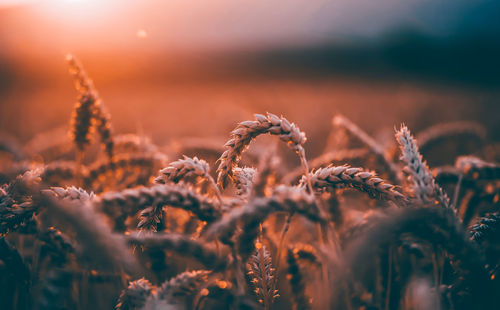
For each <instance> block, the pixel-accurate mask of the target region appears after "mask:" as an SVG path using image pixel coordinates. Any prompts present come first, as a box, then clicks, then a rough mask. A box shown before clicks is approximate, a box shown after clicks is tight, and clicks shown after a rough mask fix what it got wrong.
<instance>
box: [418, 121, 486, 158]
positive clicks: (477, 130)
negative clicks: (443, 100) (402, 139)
mask: <svg viewBox="0 0 500 310" xmlns="http://www.w3.org/2000/svg"><path fill="white" fill-rule="evenodd" d="M461 137H470V138H472V139H474V141H476V142H479V144H480V145H481V144H482V143H483V142H484V141H485V140H486V129H485V128H484V126H483V125H481V124H478V123H476V122H467V121H459V122H451V123H440V124H437V125H434V126H431V127H428V128H426V129H425V130H423V131H421V132H419V133H418V134H417V136H416V139H417V141H418V142H419V149H420V152H421V153H423V154H426V152H427V151H428V150H429V149H431V148H432V147H434V146H436V145H440V144H442V143H443V142H445V141H447V140H450V141H451V140H454V141H460V138H461Z"/></svg>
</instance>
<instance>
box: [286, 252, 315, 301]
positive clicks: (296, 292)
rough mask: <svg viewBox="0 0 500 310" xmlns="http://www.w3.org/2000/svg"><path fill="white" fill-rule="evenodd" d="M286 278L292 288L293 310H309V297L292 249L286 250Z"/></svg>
mask: <svg viewBox="0 0 500 310" xmlns="http://www.w3.org/2000/svg"><path fill="white" fill-rule="evenodd" d="M287 263H288V269H287V274H288V276H287V278H288V279H289V282H290V287H291V288H292V299H293V301H294V304H293V309H295V310H307V309H311V303H310V301H309V297H307V295H306V286H305V283H304V279H303V277H302V273H301V271H300V267H299V264H298V262H297V257H296V255H295V254H294V252H293V250H292V249H288V252H287Z"/></svg>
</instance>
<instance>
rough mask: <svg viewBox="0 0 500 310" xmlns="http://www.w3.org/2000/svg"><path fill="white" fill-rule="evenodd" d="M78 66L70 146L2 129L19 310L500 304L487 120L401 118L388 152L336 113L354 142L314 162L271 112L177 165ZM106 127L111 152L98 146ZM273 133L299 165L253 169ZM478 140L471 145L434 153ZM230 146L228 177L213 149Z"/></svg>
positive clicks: (7, 293)
mask: <svg viewBox="0 0 500 310" xmlns="http://www.w3.org/2000/svg"><path fill="white" fill-rule="evenodd" d="M68 62H69V66H70V72H71V73H72V75H73V76H74V78H75V85H76V88H77V90H78V93H79V97H78V102H77V105H76V107H75V111H74V113H73V116H72V120H71V123H70V124H71V126H70V127H71V130H70V133H71V135H70V137H71V141H70V142H69V144H70V146H68V145H67V143H68V142H66V140H64V139H63V140H62V141H63V142H61V144H63V145H56V144H54V143H46V142H44V141H48V140H51V139H50V138H47V136H50V134H48V135H41V136H39V138H37V139H36V140H40V141H31V142H30V143H29V147H25V148H23V147H21V146H20V145H19V143H17V144H16V143H15V141H13V140H12V139H3V140H2V139H0V150H1V152H2V153H1V154H2V156H3V157H2V158H3V159H4V160H5V161H8V163H9V164H8V165H4V166H5V168H2V171H1V174H0V176H1V178H0V180H1V182H2V186H1V188H0V270H1V273H0V287H1V289H0V305H1V306H2V309H111V308H113V307H116V309H121V310H125V309H261V308H263V309H300V310H301V309H349V310H350V309H407V310H409V309H491V308H496V307H498V306H499V305H500V301H499V299H498V296H495V295H494V294H493V293H494V292H495V291H498V290H499V289H500V285H499V280H498V278H499V274H498V273H499V270H500V269H499V268H500V261H499V258H500V243H499V240H500V229H499V227H500V225H499V223H500V215H499V210H498V208H499V195H500V166H499V165H498V163H497V160H498V155H499V154H498V153H495V150H498V147H496V148H495V147H494V146H492V145H486V142H487V138H486V134H485V131H484V129H482V127H481V126H480V125H478V124H471V123H466V124H464V125H463V126H461V125H460V123H453V124H452V125H447V124H444V125H437V126H434V127H432V128H431V129H429V130H428V132H430V133H431V134H429V133H427V134H425V135H423V136H424V138H422V140H423V142H424V144H421V145H418V140H416V139H415V138H414V137H413V136H412V134H411V132H410V130H409V129H408V128H407V127H406V126H404V125H402V126H401V127H400V128H399V129H397V130H396V134H395V139H393V144H392V145H387V146H385V147H384V146H383V144H382V143H378V142H377V141H376V140H375V139H374V138H372V137H370V136H369V135H368V134H367V133H365V132H364V131H363V130H362V129H361V128H360V127H358V126H356V125H355V124H354V123H352V122H351V121H349V120H348V119H347V118H345V117H344V116H340V115H337V116H336V117H335V118H334V120H333V127H332V134H331V137H333V138H334V139H337V140H338V139H339V137H340V136H343V139H345V143H343V146H342V147H340V146H339V145H338V144H337V145H335V146H334V147H330V148H329V147H326V148H325V150H324V153H323V154H321V155H320V156H319V157H317V158H313V159H311V160H310V161H309V162H308V161H307V158H306V152H305V143H306V135H305V133H304V132H302V131H301V130H300V129H299V128H298V126H297V125H295V124H293V123H291V122H290V121H288V120H287V119H286V118H284V117H278V116H277V115H274V114H271V113H268V114H266V115H261V114H256V115H255V118H254V119H253V120H249V121H244V122H241V123H239V124H238V125H237V127H236V129H235V130H234V131H232V132H231V135H230V139H229V140H228V141H227V143H226V144H225V146H224V147H223V148H222V149H221V147H222V146H215V147H214V146H212V144H210V143H205V144H203V143H200V144H198V146H197V148H198V149H199V150H200V158H198V157H187V156H182V157H181V155H183V154H177V153H176V152H170V153H169V155H170V156H176V157H175V158H174V159H176V160H174V161H171V162H170V163H169V164H167V161H166V158H167V155H165V154H163V153H162V152H160V151H159V150H160V148H158V147H156V146H155V145H154V144H153V142H152V141H150V140H149V139H147V138H144V137H141V136H138V135H132V134H128V135H113V134H112V131H111V130H110V128H111V124H110V119H109V117H108V116H107V114H106V113H105V112H104V107H103V105H102V103H101V101H100V99H99V96H98V95H97V92H96V90H95V87H94V85H93V83H92V82H91V80H90V79H89V78H88V77H87V75H86V73H85V71H84V70H83V68H82V66H81V65H80V64H79V62H78V61H77V60H76V59H75V58H74V57H72V56H70V57H68ZM440 128H441V129H440ZM94 132H96V133H98V134H99V135H100V137H101V141H102V143H103V145H104V151H105V152H104V155H105V156H101V155H100V154H97V155H96V156H94V158H92V157H91V156H89V157H87V154H86V152H88V149H89V148H88V147H89V145H90V143H91V140H92V135H93V134H94ZM424 133H425V132H424ZM264 134H269V135H271V136H276V137H277V138H279V140H281V141H283V142H284V143H285V144H286V145H288V146H289V147H290V149H291V151H292V152H295V153H297V155H298V157H299V159H300V162H301V165H300V167H297V169H295V170H294V169H288V170H289V171H287V169H283V167H290V165H292V164H293V163H288V162H286V157H284V156H278V154H279V153H277V151H276V150H275V151H274V152H270V151H269V150H268V149H264V148H261V149H257V150H256V151H255V153H256V154H261V156H260V157H261V160H260V162H256V161H247V162H246V163H245V164H246V165H248V166H243V165H241V158H242V156H243V155H244V153H245V151H246V150H247V148H248V147H249V146H250V144H251V142H252V141H253V140H255V139H258V137H259V136H260V135H264ZM337 135H338V136H339V137H336V136H337ZM425 137H427V138H425ZM464 139H469V140H470V139H472V140H474V141H475V142H474V144H473V145H474V148H475V149H474V150H472V152H469V156H459V155H463V154H458V153H443V152H438V151H436V150H435V148H439V147H440V145H443V144H448V145H449V144H461V143H465V142H464ZM52 140H53V139H52ZM435 141H440V143H435ZM71 142H72V143H71ZM64 143H66V144H64ZM45 144H46V148H45V149H44V145H45ZM71 144H72V145H73V148H72V147H71ZM398 145H399V148H398ZM252 147H256V146H255V145H253V146H252ZM49 148H50V151H48V149H49ZM71 149H73V150H76V151H71ZM181 149H182V148H181ZM430 149H432V150H433V151H434V154H441V156H442V157H444V158H445V159H444V160H446V159H447V160H448V161H447V163H448V164H446V165H441V166H437V167H433V168H430V167H429V166H428V164H427V163H426V161H425V160H424V156H423V155H425V153H424V154H421V153H420V151H419V150H430ZM453 149H459V148H453ZM213 153H216V154H220V158H219V160H218V168H217V169H216V171H214V170H211V169H210V164H209V162H208V161H206V160H204V159H201V157H202V155H203V154H213ZM471 154H472V155H471ZM84 155H85V156H84ZM101 157H103V158H102V159H101ZM40 158H43V161H41V160H40ZM432 160H433V162H435V161H443V158H440V159H434V158H433V159H432ZM450 161H451V162H450ZM445 162H446V161H445ZM375 171H377V173H376V172H375Z"/></svg>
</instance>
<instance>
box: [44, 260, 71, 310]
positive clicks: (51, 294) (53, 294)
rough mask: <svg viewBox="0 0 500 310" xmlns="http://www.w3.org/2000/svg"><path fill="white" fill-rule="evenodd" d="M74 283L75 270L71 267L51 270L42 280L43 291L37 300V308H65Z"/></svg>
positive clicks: (47, 309) (52, 309)
mask: <svg viewBox="0 0 500 310" xmlns="http://www.w3.org/2000/svg"><path fill="white" fill-rule="evenodd" d="M72 284H73V271H72V270H70V269H69V268H67V269H62V268H54V269H51V270H49V271H48V272H47V273H46V274H45V275H44V277H43V278H42V280H41V283H40V286H41V288H40V291H41V293H40V295H39V296H38V298H37V300H36V301H37V307H36V309H40V310H54V309H65V304H66V303H67V299H68V295H70V294H71V285H72Z"/></svg>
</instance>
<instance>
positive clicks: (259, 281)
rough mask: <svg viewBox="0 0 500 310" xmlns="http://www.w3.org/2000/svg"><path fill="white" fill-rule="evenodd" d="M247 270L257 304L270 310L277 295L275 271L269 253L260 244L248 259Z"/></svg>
mask: <svg viewBox="0 0 500 310" xmlns="http://www.w3.org/2000/svg"><path fill="white" fill-rule="evenodd" d="M247 270H248V272H247V273H248V275H249V276H250V281H251V282H252V285H253V287H254V293H255V295H256V296H257V297H258V298H259V299H258V301H259V303H261V304H263V305H264V309H266V310H268V309H270V307H271V305H272V303H273V302H274V300H275V299H276V298H278V297H279V294H278V290H277V289H276V286H275V284H276V281H275V277H276V270H275V269H274V268H273V264H272V260H271V253H269V251H268V250H267V249H266V246H265V245H262V244H260V245H259V248H258V249H257V250H256V251H255V253H254V254H253V255H252V256H251V257H250V259H249V260H248V263H247Z"/></svg>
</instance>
